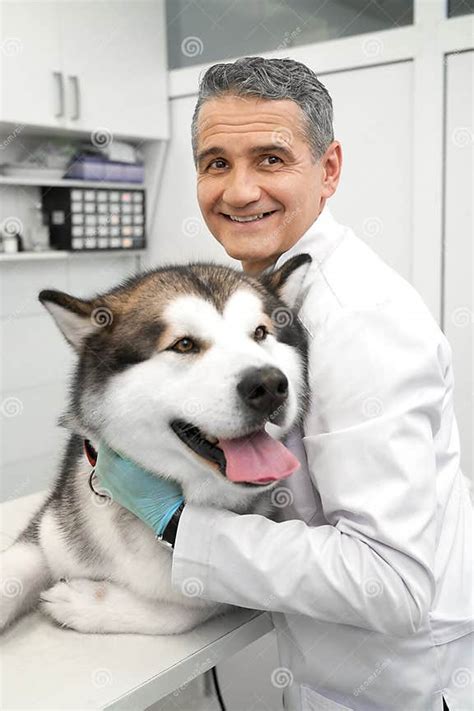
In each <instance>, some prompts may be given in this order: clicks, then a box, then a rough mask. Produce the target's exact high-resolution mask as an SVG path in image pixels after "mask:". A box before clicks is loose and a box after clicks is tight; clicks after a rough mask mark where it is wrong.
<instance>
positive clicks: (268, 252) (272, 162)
mask: <svg viewBox="0 0 474 711" xmlns="http://www.w3.org/2000/svg"><path fill="white" fill-rule="evenodd" d="M197 139H198V140H197V194H198V201H199V205H200V208H201V211H202V214H203V217H204V219H205V221H206V224H207V226H208V227H209V229H210V231H211V232H212V234H213V235H214V237H215V238H216V239H217V240H218V242H220V244H222V246H223V247H224V249H225V250H226V252H227V254H229V256H231V257H233V258H234V259H238V260H240V261H241V262H242V265H243V268H244V269H245V271H246V272H248V273H250V274H257V273H259V272H260V271H262V270H263V269H265V268H266V267H267V266H269V265H270V264H273V263H274V262H275V261H276V260H277V259H278V257H279V256H280V255H281V254H283V252H286V251H287V250H288V249H289V248H290V247H291V246H292V245H293V244H295V242H297V241H298V239H299V238H300V237H301V236H302V235H303V234H304V232H306V230H307V229H308V227H309V226H310V225H311V224H312V223H313V222H314V220H315V219H316V217H317V216H318V215H319V213H320V212H321V210H322V209H323V207H324V203H325V202H326V198H327V197H329V196H330V195H332V193H333V192H334V190H335V189H336V186H337V179H338V175H339V169H338V168H339V164H340V146H339V144H337V142H334V143H333V144H331V146H330V147H329V148H328V150H327V151H326V153H325V155H324V156H323V157H322V159H320V160H319V161H316V160H315V158H314V156H313V154H312V152H311V147H310V145H309V144H308V142H307V139H306V137H305V135H304V133H303V113H302V111H301V109H300V107H299V106H298V105H297V104H296V103H295V102H294V101H291V100H288V99H283V100H266V99H259V98H255V97H238V96H225V97H219V98H216V99H211V100H209V101H207V102H206V103H205V104H204V105H203V107H202V108H201V111H200V113H199V120H198V137H197ZM334 151H336V153H337V156H336V163H338V161H339V163H338V168H337V170H336V172H337V175H336V176H334V170H335V169H334V155H333V154H334ZM328 166H329V170H328Z"/></svg>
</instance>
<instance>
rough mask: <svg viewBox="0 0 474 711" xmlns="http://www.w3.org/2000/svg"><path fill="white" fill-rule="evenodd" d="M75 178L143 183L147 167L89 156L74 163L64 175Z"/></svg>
mask: <svg viewBox="0 0 474 711" xmlns="http://www.w3.org/2000/svg"><path fill="white" fill-rule="evenodd" d="M64 177H65V178H69V179H74V180H110V181H111V182H118V183H143V181H144V179H145V168H144V166H143V165H139V164H135V163H119V162H116V161H104V160H103V159H102V158H95V157H94V156H87V157H85V158H80V159H77V160H75V161H74V163H72V164H71V165H70V166H69V168H68V170H67V172H66V173H65V175H64Z"/></svg>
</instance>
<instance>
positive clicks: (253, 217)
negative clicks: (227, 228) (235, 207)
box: [229, 212, 265, 222]
mask: <svg viewBox="0 0 474 711" xmlns="http://www.w3.org/2000/svg"><path fill="white" fill-rule="evenodd" d="M264 215H265V213H264V212H262V213H261V214H260V215H250V216H249V217H237V216H236V215H229V217H230V219H231V220H232V221H233V222H253V221H254V220H261V219H262V217H263V216H264Z"/></svg>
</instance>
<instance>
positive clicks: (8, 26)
mask: <svg viewBox="0 0 474 711" xmlns="http://www.w3.org/2000/svg"><path fill="white" fill-rule="evenodd" d="M0 17H1V26H2V53H1V58H0V59H1V83H2V89H1V106H0V120H1V121H8V122H11V123H15V124H22V123H26V124H31V125H34V126H53V127H58V126H62V125H64V121H65V118H64V117H65V109H64V101H63V100H62V97H61V84H60V83H61V81H62V78H61V75H60V72H61V70H62V66H61V53H60V38H59V6H58V3H57V2H44V1H43V0H39V2H38V1H37V2H27V1H26V0H25V1H22V2H14V1H13V0H7V1H4V2H2V6H1V16H0ZM61 109H62V110H61Z"/></svg>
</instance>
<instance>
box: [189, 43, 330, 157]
mask: <svg viewBox="0 0 474 711" xmlns="http://www.w3.org/2000/svg"><path fill="white" fill-rule="evenodd" d="M223 95H230V96H244V95H247V96H256V97H259V98H261V99H290V100H291V101H294V102H295V103H296V104H298V106H299V107H300V109H301V110H302V112H303V116H304V125H303V131H304V135H305V137H306V139H307V141H308V143H309V145H310V147H311V151H312V153H313V155H314V157H315V159H316V160H318V159H319V158H320V157H321V156H322V155H323V154H324V152H325V151H326V149H327V148H328V146H329V145H330V143H331V142H332V141H333V140H334V132H333V126H332V121H333V111H332V101H331V97H330V95H329V93H328V91H327V89H326V87H325V86H324V85H323V84H321V82H320V81H319V80H318V78H317V76H316V74H315V73H314V72H313V71H311V69H309V67H307V66H305V65H304V64H301V62H296V61H295V60H293V59H264V58H263V57H243V58H242V59H237V60H236V61H235V62H226V63H223V64H214V65H213V66H212V67H210V68H209V69H208V70H207V71H206V73H205V74H204V76H203V77H202V79H201V81H200V83H199V94H198V100H197V103H196V107H195V109H194V115H193V120H192V124H191V132H192V146H193V154H194V160H195V161H196V157H197V124H198V117H199V111H200V110H201V107H202V105H203V104H204V103H205V102H206V101H208V100H209V99H213V98H216V97H219V96H223Z"/></svg>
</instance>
